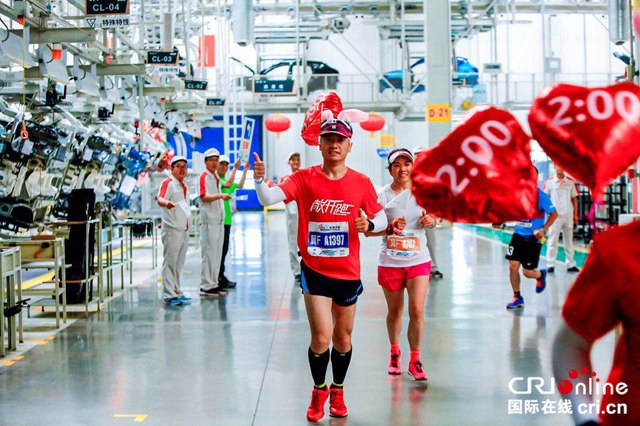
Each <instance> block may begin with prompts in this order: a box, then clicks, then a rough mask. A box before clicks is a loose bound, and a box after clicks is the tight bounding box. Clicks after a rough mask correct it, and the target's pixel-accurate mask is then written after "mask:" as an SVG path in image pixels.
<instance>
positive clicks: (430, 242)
mask: <svg viewBox="0 0 640 426" xmlns="http://www.w3.org/2000/svg"><path fill="white" fill-rule="evenodd" d="M425 149H426V148H423V147H421V146H415V147H413V156H414V157H415V156H417V155H418V154H419V153H420V152H422V151H424V150H425ZM435 230H436V227H435V226H433V227H430V226H427V227H425V228H424V235H425V236H426V237H427V250H429V254H430V256H431V278H433V279H434V280H441V279H442V278H444V275H443V274H442V272H440V270H439V269H438V261H437V258H436V232H435Z"/></svg>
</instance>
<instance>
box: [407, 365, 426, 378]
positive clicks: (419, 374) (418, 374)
mask: <svg viewBox="0 0 640 426" xmlns="http://www.w3.org/2000/svg"><path fill="white" fill-rule="evenodd" d="M409 374H410V375H412V376H413V380H416V381H418V380H427V373H425V372H424V368H423V367H422V363H421V362H420V361H416V362H412V363H410V364H409Z"/></svg>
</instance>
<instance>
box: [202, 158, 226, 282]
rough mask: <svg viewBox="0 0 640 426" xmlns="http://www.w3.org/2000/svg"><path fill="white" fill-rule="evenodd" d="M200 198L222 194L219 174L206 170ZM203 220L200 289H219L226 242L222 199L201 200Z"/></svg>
mask: <svg viewBox="0 0 640 426" xmlns="http://www.w3.org/2000/svg"><path fill="white" fill-rule="evenodd" d="M198 188H199V194H200V197H203V196H205V195H215V194H220V178H219V177H218V174H217V173H211V172H210V171H208V170H205V171H204V172H203V173H202V174H201V175H200V180H199V184H198ZM200 206H201V207H200V217H201V218H202V228H201V231H200V232H201V236H202V273H201V283H200V288H201V289H202V290H211V289H214V288H216V287H218V274H219V272H220V261H221V260H222V244H223V242H224V202H223V200H222V199H218V200H215V201H210V202H204V201H202V199H200Z"/></svg>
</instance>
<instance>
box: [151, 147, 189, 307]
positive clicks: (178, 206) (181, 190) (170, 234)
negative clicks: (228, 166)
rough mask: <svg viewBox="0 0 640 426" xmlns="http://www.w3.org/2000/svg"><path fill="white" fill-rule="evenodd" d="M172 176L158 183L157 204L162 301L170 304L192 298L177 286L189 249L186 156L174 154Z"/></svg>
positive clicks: (183, 302) (184, 301) (184, 302)
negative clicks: (162, 257)
mask: <svg viewBox="0 0 640 426" xmlns="http://www.w3.org/2000/svg"><path fill="white" fill-rule="evenodd" d="M170 164H171V176H170V177H168V178H166V179H165V180H164V181H163V182H162V184H161V185H160V191H159V192H158V198H157V200H158V205H159V206H160V207H162V209H161V211H162V233H161V236H162V246H163V251H162V252H163V255H164V259H163V261H162V283H163V285H164V300H165V302H166V303H167V304H169V305H171V306H180V305H183V304H186V303H189V302H190V301H191V298H190V297H187V296H185V295H184V293H183V292H182V289H181V288H180V273H181V272H182V267H183V266H184V261H185V257H186V255H187V249H188V248H189V235H188V230H189V227H190V225H191V208H190V206H189V190H188V189H187V186H186V185H185V184H184V178H185V177H186V176H187V173H188V169H187V159H186V158H185V157H182V156H180V155H177V156H175V157H173V158H172V159H171V163H170Z"/></svg>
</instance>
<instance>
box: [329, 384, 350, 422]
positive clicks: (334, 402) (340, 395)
mask: <svg viewBox="0 0 640 426" xmlns="http://www.w3.org/2000/svg"><path fill="white" fill-rule="evenodd" d="M347 414H349V413H348V412H347V406H346V405H344V389H342V388H339V387H334V386H331V399H330V400H329V415H330V416H331V417H346V416H347Z"/></svg>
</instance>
